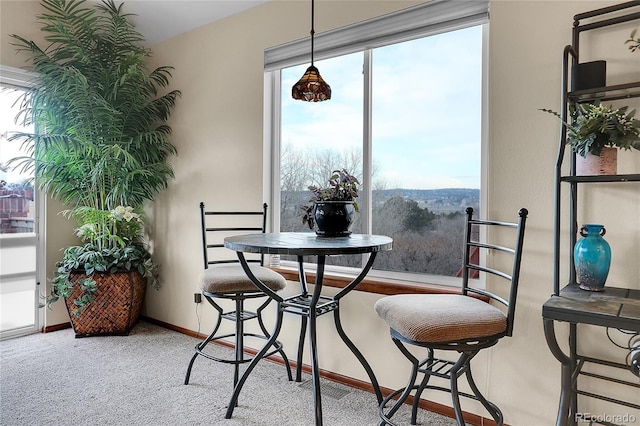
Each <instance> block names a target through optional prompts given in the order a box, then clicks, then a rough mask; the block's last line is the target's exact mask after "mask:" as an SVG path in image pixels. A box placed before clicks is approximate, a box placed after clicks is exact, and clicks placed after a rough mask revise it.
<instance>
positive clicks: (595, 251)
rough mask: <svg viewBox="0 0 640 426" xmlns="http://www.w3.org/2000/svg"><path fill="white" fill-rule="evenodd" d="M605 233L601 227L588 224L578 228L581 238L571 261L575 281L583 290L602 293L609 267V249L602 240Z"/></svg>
mask: <svg viewBox="0 0 640 426" xmlns="http://www.w3.org/2000/svg"><path fill="white" fill-rule="evenodd" d="M606 232H607V231H606V229H604V226H602V225H594V224H588V225H584V226H583V227H582V228H580V235H582V237H583V238H581V239H580V240H578V241H577V242H576V245H575V247H574V249H573V259H574V263H575V266H576V281H577V282H578V285H579V286H580V288H581V289H583V290H589V291H604V283H605V282H606V281H607V275H609V267H610V266H611V247H609V243H607V242H606V241H605V239H604V238H602V236H603V235H604V234H605V233H606Z"/></svg>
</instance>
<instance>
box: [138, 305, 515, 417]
mask: <svg viewBox="0 0 640 426" xmlns="http://www.w3.org/2000/svg"><path fill="white" fill-rule="evenodd" d="M141 319H143V320H144V321H147V322H150V323H152V324H155V325H158V326H160V327H164V328H167V329H169V330H173V331H177V332H179V333H182V334H186V335H187V336H191V337H195V338H198V339H204V338H205V337H207V336H206V335H204V334H202V333H196V332H195V331H192V330H189V329H186V328H183V327H178V326H176V325H173V324H169V323H166V322H164V321H160V320H157V319H154V318H150V317H146V316H143V317H142V318H141ZM214 343H215V344H218V345H222V346H226V347H229V348H233V347H234V345H233V344H232V343H229V342H223V341H216V342H214ZM257 352H258V351H257V350H255V349H251V348H247V349H245V353H247V354H248V355H255V354H256V353H257ZM266 359H267V360H269V361H271V362H275V363H277V364H281V365H284V360H283V359H282V358H281V357H279V356H275V355H271V356H270V357H267V358H266ZM290 364H291V367H292V368H296V367H297V364H296V362H295V361H293V360H290ZM302 371H304V372H305V373H307V374H311V366H309V365H307V364H303V365H302ZM320 376H322V377H324V378H325V379H328V380H331V381H334V382H336V383H340V384H343V385H345V386H350V387H352V388H355V389H360V390H364V391H367V392H371V393H374V390H373V386H372V385H371V383H369V382H365V381H362V380H358V379H354V378H353V377H348V376H344V375H342V374H338V373H334V372H332V371H327V370H323V369H320ZM394 390H395V389H389V388H385V387H381V388H380V391H381V392H382V395H383V396H387V395H389V394H390V393H391V392H393V391H394ZM407 404H413V397H409V398H407ZM418 405H419V406H420V408H423V409H425V410H428V411H431V412H432V413H436V414H441V415H443V416H447V417H450V418H452V419H455V417H456V416H455V413H454V411H453V408H452V407H449V406H447V405H443V404H439V403H437V402H432V401H427V400H424V399H421V400H420V403H419V404H418ZM463 415H464V420H465V423H466V424H469V425H474V426H496V422H495V421H494V420H493V419H488V418H485V417H482V416H478V415H477V414H471V413H467V412H464V413H463ZM505 426H509V425H507V424H505Z"/></svg>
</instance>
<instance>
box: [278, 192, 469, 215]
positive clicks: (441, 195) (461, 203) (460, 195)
mask: <svg viewBox="0 0 640 426" xmlns="http://www.w3.org/2000/svg"><path fill="white" fill-rule="evenodd" d="M282 196H283V197H286V198H287V199H288V200H289V203H290V204H296V205H303V204H306V203H307V200H308V199H309V191H294V192H285V193H283V194H282ZM393 197H402V198H404V199H407V200H414V201H416V202H417V203H418V205H419V206H420V207H422V208H425V207H426V208H428V209H429V211H431V212H434V213H453V212H464V211H465V209H466V208H467V207H469V206H470V207H474V208H476V207H478V206H479V205H480V190H479V189H470V188H445V189H402V188H397V189H383V190H375V191H373V199H374V200H375V203H376V205H380V204H383V203H385V202H386V201H387V200H389V199H390V198H393ZM374 207H375V206H374Z"/></svg>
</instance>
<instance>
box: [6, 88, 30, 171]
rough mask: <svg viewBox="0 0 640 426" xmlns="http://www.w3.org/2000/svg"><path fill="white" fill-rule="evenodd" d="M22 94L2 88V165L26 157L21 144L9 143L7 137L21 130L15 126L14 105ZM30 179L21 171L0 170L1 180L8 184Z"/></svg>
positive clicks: (16, 142)
mask: <svg viewBox="0 0 640 426" xmlns="http://www.w3.org/2000/svg"><path fill="white" fill-rule="evenodd" d="M20 93H21V91H20V90H13V89H11V88H8V87H4V86H3V87H0V164H2V165H4V164H5V163H6V162H7V161H8V160H9V159H11V158H13V157H17V156H21V155H24V153H21V151H20V142H18V141H13V142H9V141H7V136H10V135H11V133H12V132H15V131H18V130H21V129H20V127H19V126H17V125H16V124H15V115H16V109H15V108H14V109H12V105H13V103H14V102H15V101H16V99H18V97H19V96H20ZM28 177H29V175H22V174H20V172H19V171H12V170H9V171H8V172H3V171H2V170H0V179H3V180H6V181H7V182H19V181H22V180H24V179H26V178H28Z"/></svg>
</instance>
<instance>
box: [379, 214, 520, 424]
mask: <svg viewBox="0 0 640 426" xmlns="http://www.w3.org/2000/svg"><path fill="white" fill-rule="evenodd" d="M527 214H528V212H527V210H526V209H524V208H523V209H520V211H519V219H518V221H517V223H512V222H498V221H490V220H478V219H473V218H472V216H473V209H472V208H470V207H469V208H467V218H466V230H465V244H464V264H463V269H462V291H461V293H460V294H424V295H423V294H399V295H393V296H387V297H384V298H382V299H380V300H378V302H376V304H375V310H376V312H377V313H378V315H379V316H380V317H381V318H382V319H384V320H385V321H386V322H387V324H388V325H389V327H390V329H391V330H390V331H391V339H392V340H393V342H394V343H395V344H396V346H397V347H398V349H400V351H401V352H402V353H403V354H404V356H405V357H407V359H408V360H409V361H411V363H412V365H413V367H412V370H411V376H410V378H409V382H408V383H407V386H406V387H405V388H404V389H399V390H396V391H394V392H392V393H391V394H390V395H388V396H387V397H386V398H385V399H384V400H383V401H382V403H381V404H380V407H379V415H380V419H381V420H380V423H379V425H385V424H389V425H396V423H393V422H392V420H391V417H392V416H393V415H394V414H395V413H396V412H397V411H398V410H399V409H400V407H401V406H402V404H404V402H405V401H406V399H407V398H408V397H409V395H410V394H411V393H412V392H413V391H414V390H415V394H414V396H413V398H414V399H413V405H412V411H411V424H412V425H415V424H416V417H417V412H418V404H419V401H420V396H421V394H422V392H423V391H424V390H425V389H433V390H439V391H445V392H449V393H450V394H451V399H452V402H453V408H454V411H455V415H456V420H457V422H458V425H464V418H463V415H462V409H461V408H460V398H459V397H460V396H463V397H466V398H471V399H474V400H476V401H480V403H482V405H483V406H484V407H485V408H486V409H487V411H489V413H490V414H491V416H492V417H493V419H494V420H495V422H496V423H497V424H498V425H502V424H503V415H502V412H501V411H500V409H499V408H498V407H497V406H496V405H495V404H493V403H492V402H489V401H488V400H487V399H486V398H485V397H484V396H483V395H482V394H481V393H480V391H479V390H478V387H477V386H476V384H475V382H474V380H473V376H472V375H471V364H470V363H471V360H472V359H473V358H474V357H475V356H476V355H477V354H478V352H479V351H480V350H482V349H485V348H488V347H491V346H493V345H495V344H496V343H498V341H499V340H500V339H501V338H502V337H505V336H511V335H512V332H513V321H514V316H515V307H516V296H517V292H518V280H519V275H520V263H521V259H522V245H523V240H524V230H525V222H526V219H527ZM481 228H484V229H481ZM501 228H514V229H512V230H511V231H510V234H509V240H510V241H512V240H511V238H513V235H512V234H513V233H515V244H514V245H507V244H505V243H501V244H494V243H489V242H481V241H480V239H481V238H480V237H479V235H482V236H484V235H485V232H486V239H487V241H488V240H491V241H507V236H505V235H504V233H505V232H506V231H502V230H501ZM514 230H515V231H514ZM481 231H482V232H481ZM482 239H483V240H484V237H483V238H482ZM476 250H480V251H485V252H487V251H489V252H491V260H492V265H494V264H495V265H505V267H502V266H491V267H490V266H483V265H480V264H479V263H480V262H474V261H473V260H472V259H474V258H476V259H477V258H482V256H473V254H472V253H473V252H474V251H476ZM501 253H503V254H504V255H501ZM507 256H508V258H506V259H503V258H502V257H507ZM507 264H508V266H506V265H507ZM501 268H502V269H501ZM470 271H471V272H474V271H478V272H479V273H480V274H481V275H485V276H486V277H487V278H488V277H489V276H492V277H497V279H495V280H491V282H490V283H489V282H487V284H489V285H490V286H491V287H493V286H498V285H499V284H503V283H505V282H506V283H507V284H508V289H506V292H507V293H508V295H507V297H506V298H505V297H502V296H499V295H498V294H497V292H496V293H493V292H490V291H488V290H485V289H482V288H478V287H477V286H476V285H475V283H474V281H471V280H470ZM481 278H482V277H481ZM488 302H496V303H488ZM496 305H498V306H496ZM499 306H501V308H499ZM406 344H408V345H414V346H420V347H424V348H426V349H427V355H426V357H425V358H424V359H422V360H418V359H417V358H416V357H415V356H414V355H413V354H412V353H411V352H409V350H408V349H407V347H406V346H405V345H406ZM436 350H442V351H455V352H458V353H459V357H458V359H457V360H456V361H450V360H447V359H439V358H436V357H435V356H434V351H436ZM418 373H422V374H423V376H422V380H421V381H419V382H418V380H417V379H418ZM463 373H464V374H465V375H466V377H467V381H468V382H469V386H470V388H471V390H472V391H473V394H469V393H464V392H459V391H458V383H457V381H458V377H460V376H461V375H462V374H463ZM431 377H438V378H443V379H446V380H448V381H449V382H450V386H449V387H443V386H437V385H433V384H430V383H429V380H430V379H431ZM398 395H400V396H399V398H398V399H397V400H395V401H393V403H391V401H392V400H393V399H394V398H396V397H397V396H398Z"/></svg>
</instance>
